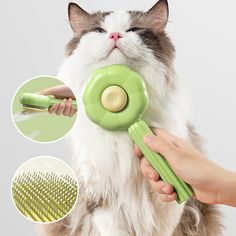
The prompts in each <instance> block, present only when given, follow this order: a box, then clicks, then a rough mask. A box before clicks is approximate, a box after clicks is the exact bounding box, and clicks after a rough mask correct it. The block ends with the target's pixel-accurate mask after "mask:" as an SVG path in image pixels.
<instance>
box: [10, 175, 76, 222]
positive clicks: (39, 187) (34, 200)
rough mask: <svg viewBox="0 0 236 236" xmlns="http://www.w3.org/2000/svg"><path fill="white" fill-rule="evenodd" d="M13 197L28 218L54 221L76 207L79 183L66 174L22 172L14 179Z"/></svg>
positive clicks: (38, 220)
mask: <svg viewBox="0 0 236 236" xmlns="http://www.w3.org/2000/svg"><path fill="white" fill-rule="evenodd" d="M12 196H13V199H14V202H15V205H16V207H17V208H18V209H19V210H20V211H21V213H22V214H23V215H25V216H26V217H27V218H30V219H32V220H34V221H37V222H43V223H49V222H55V221H57V220H60V219H62V218H63V217H65V216H66V215H67V214H68V213H69V212H70V210H71V209H72V207H73V206H74V204H75V201H76V198H77V182H76V181H75V180H74V179H73V178H72V177H70V176H68V175H67V174H65V175H60V176H59V175H56V174H55V173H46V174H45V173H43V172H41V171H37V172H33V173H31V172H27V173H22V174H19V175H18V176H17V177H16V178H15V179H14V181H13V184H12Z"/></svg>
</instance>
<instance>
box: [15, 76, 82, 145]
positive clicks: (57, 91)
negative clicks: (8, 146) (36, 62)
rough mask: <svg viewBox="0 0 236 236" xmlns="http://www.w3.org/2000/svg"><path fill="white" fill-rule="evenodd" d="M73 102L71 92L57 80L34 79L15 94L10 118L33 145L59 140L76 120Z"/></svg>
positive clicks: (74, 101)
mask: <svg viewBox="0 0 236 236" xmlns="http://www.w3.org/2000/svg"><path fill="white" fill-rule="evenodd" d="M76 112H77V102H76V98H75V95H74V94H73V92H72V90H71V89H70V88H69V87H68V86H67V85H65V84H64V83H63V82H62V81H60V80H59V79H57V78H54V77H50V76H38V77H35V78H33V79H30V80H28V81H27V82H26V83H24V84H23V85H22V86H21V87H20V88H19V89H18V90H17V92H16V94H15V96H14V99H13V102H12V118H13V121H14V123H15V125H16V127H17V129H18V130H19V131H20V132H21V133H22V134H23V135H24V136H26V137H27V138H29V139H31V140H33V141H37V142H53V141H57V140H59V139H61V138H63V137H64V136H65V135H66V134H67V133H68V132H69V131H70V129H71V128H72V126H73V125H74V122H75V119H76Z"/></svg>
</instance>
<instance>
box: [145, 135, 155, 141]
mask: <svg viewBox="0 0 236 236" xmlns="http://www.w3.org/2000/svg"><path fill="white" fill-rule="evenodd" d="M154 139H155V135H153V134H149V135H146V136H144V141H146V142H152V141H153V140H154Z"/></svg>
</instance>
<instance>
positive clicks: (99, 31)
mask: <svg viewBox="0 0 236 236" xmlns="http://www.w3.org/2000/svg"><path fill="white" fill-rule="evenodd" d="M94 31H95V32H96V33H99V34H101V33H106V30H104V29H103V28H100V27H97V28H95V29H94Z"/></svg>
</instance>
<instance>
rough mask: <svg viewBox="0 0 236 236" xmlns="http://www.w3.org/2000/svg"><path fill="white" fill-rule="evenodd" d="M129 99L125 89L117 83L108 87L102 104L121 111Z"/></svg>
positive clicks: (112, 109) (103, 95)
mask: <svg viewBox="0 0 236 236" xmlns="http://www.w3.org/2000/svg"><path fill="white" fill-rule="evenodd" d="M127 100H128V98H127V94H126V92H125V90H124V89H123V88H121V87H119V86H116V85H113V86H110V87H108V88H106V89H105V90H104V91H103V93H102V97H101V102H102V105H103V106H104V107H105V108H106V109H107V110H108V111H111V112H119V111H121V110H122V109H123V108H124V107H125V105H126V104H127Z"/></svg>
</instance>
